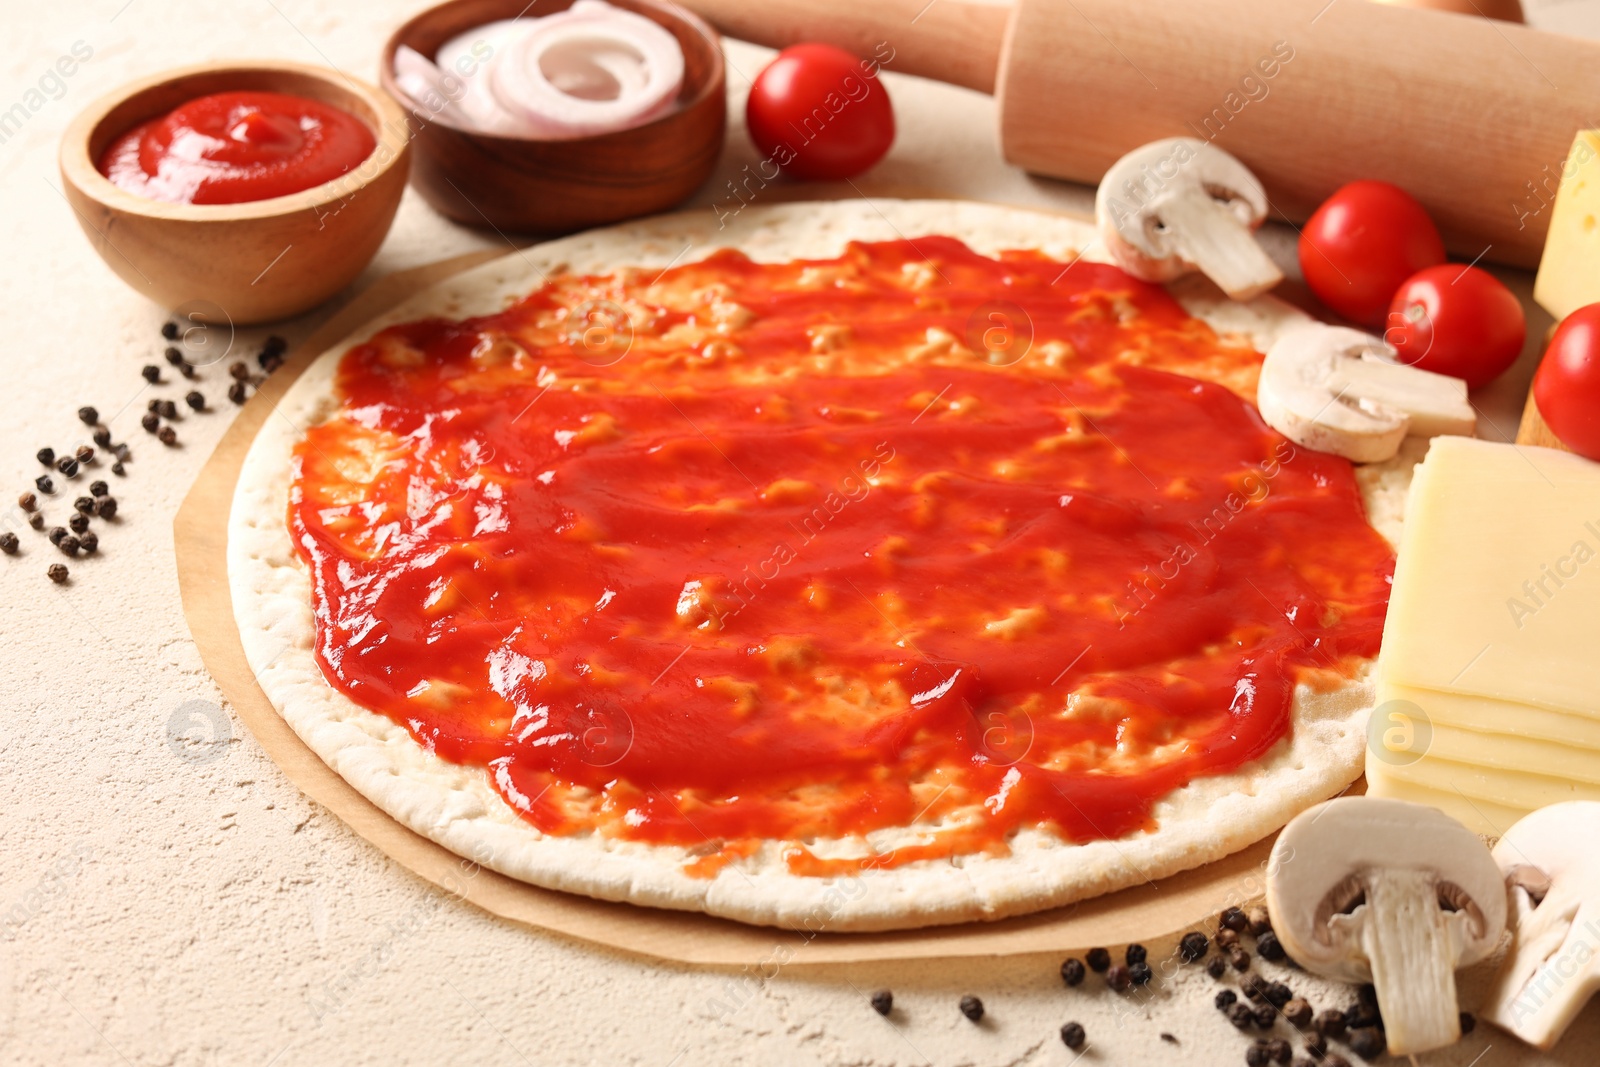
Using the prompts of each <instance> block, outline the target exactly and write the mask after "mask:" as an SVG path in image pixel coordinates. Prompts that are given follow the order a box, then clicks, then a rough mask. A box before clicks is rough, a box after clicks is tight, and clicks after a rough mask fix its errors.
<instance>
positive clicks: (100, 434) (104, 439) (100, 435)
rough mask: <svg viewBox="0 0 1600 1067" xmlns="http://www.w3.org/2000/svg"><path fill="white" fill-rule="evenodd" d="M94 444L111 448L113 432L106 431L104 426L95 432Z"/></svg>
mask: <svg viewBox="0 0 1600 1067" xmlns="http://www.w3.org/2000/svg"><path fill="white" fill-rule="evenodd" d="M94 443H95V444H97V445H99V446H100V447H101V448H110V447H111V431H110V430H108V429H106V428H105V427H104V426H102V427H100V428H99V429H98V430H96V431H95V432H94Z"/></svg>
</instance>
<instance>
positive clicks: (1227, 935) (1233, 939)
mask: <svg viewBox="0 0 1600 1067" xmlns="http://www.w3.org/2000/svg"><path fill="white" fill-rule="evenodd" d="M1238 943H1239V931H1237V930H1230V929H1228V928H1227V927H1226V926H1224V927H1223V928H1222V929H1220V930H1218V931H1217V947H1218V948H1220V949H1230V948H1232V947H1233V946H1235V945H1237V944H1238Z"/></svg>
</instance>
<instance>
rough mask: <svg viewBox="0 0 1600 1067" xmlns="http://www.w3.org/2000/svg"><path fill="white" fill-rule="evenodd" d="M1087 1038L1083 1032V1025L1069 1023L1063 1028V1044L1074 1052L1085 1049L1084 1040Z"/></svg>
mask: <svg viewBox="0 0 1600 1067" xmlns="http://www.w3.org/2000/svg"><path fill="white" fill-rule="evenodd" d="M1087 1036H1088V1035H1086V1034H1085V1033H1084V1032H1083V1027H1082V1025H1080V1024H1078V1023H1067V1024H1066V1025H1064V1026H1063V1027H1062V1028H1061V1043H1062V1044H1063V1045H1065V1046H1067V1047H1068V1048H1070V1049H1071V1050H1072V1051H1074V1052H1076V1051H1078V1050H1079V1049H1080V1048H1082V1047H1083V1042H1084V1038H1085V1037H1087Z"/></svg>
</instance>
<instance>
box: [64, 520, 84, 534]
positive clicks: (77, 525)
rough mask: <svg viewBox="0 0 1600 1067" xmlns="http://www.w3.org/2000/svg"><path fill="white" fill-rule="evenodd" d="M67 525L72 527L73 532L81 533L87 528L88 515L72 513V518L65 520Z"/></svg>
mask: <svg viewBox="0 0 1600 1067" xmlns="http://www.w3.org/2000/svg"><path fill="white" fill-rule="evenodd" d="M67 526H69V527H70V528H71V529H72V532H73V533H75V534H81V533H83V531H85V530H87V529H88V528H89V516H87V515H74V516H72V518H70V519H68V520H67Z"/></svg>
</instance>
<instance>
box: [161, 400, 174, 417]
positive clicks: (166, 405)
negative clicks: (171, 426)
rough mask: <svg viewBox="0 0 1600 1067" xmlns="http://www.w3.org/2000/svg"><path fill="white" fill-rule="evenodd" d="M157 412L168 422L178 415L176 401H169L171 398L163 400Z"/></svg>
mask: <svg viewBox="0 0 1600 1067" xmlns="http://www.w3.org/2000/svg"><path fill="white" fill-rule="evenodd" d="M158 414H160V416H161V417H162V418H163V419H166V420H168V421H169V422H170V421H171V420H173V419H175V418H177V417H178V405H177V403H176V402H174V401H171V400H163V401H162V402H161V408H160V411H159V412H158Z"/></svg>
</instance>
